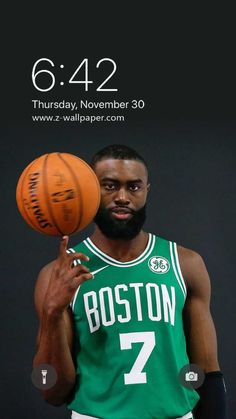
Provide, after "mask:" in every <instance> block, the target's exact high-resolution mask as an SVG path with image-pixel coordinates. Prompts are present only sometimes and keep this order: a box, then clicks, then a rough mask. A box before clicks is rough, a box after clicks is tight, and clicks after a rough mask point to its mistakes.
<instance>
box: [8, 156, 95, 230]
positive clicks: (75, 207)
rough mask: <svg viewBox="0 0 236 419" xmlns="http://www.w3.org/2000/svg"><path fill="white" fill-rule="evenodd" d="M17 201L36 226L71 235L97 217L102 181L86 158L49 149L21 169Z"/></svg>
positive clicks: (19, 207) (28, 220)
mask: <svg viewBox="0 0 236 419" xmlns="http://www.w3.org/2000/svg"><path fill="white" fill-rule="evenodd" d="M16 202H17V206H18V209H19V211H20V213H21V215H22V217H23V218H24V220H25V221H26V222H27V224H28V225H30V226H31V227H32V228H34V229H35V230H37V231H39V232H41V233H44V234H47V235H49V236H62V235H71V234H74V233H76V232H78V231H80V230H82V229H83V228H85V227H86V226H87V225H88V224H89V223H90V222H91V221H92V220H93V218H94V216H95V214H96V212H97V210H98V207H99V204H100V185H99V182H98V179H97V177H96V175H95V173H94V171H93V170H92V169H91V167H90V166H89V165H88V164H87V163H86V162H85V161H84V160H82V159H80V158H79V157H77V156H74V155H73V154H69V153H57V152H55V153H48V154H44V155H43V156H40V157H38V158H36V159H35V160H33V161H32V162H31V163H30V164H29V165H28V166H27V167H26V168H25V169H24V170H23V172H22V173H21V175H20V177H19V180H18V182H17V187H16Z"/></svg>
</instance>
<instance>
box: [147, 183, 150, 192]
mask: <svg viewBox="0 0 236 419" xmlns="http://www.w3.org/2000/svg"><path fill="white" fill-rule="evenodd" d="M150 188H151V183H148V184H147V191H148V192H149V191H150Z"/></svg>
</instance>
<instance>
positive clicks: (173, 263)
mask: <svg viewBox="0 0 236 419" xmlns="http://www.w3.org/2000/svg"><path fill="white" fill-rule="evenodd" d="M169 243H170V257H171V262H172V266H173V269H174V273H175V276H176V279H177V281H178V283H179V286H180V288H181V291H182V292H183V294H184V298H186V294H187V292H186V287H185V284H184V285H183V283H182V281H181V277H179V273H178V271H177V268H176V264H175V258H174V254H173V245H174V243H173V242H171V241H170V242H169Z"/></svg>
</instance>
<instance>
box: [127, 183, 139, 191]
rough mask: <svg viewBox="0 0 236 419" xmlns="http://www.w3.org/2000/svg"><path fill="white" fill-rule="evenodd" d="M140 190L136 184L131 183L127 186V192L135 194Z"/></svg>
mask: <svg viewBox="0 0 236 419" xmlns="http://www.w3.org/2000/svg"><path fill="white" fill-rule="evenodd" d="M139 189H140V185H138V184H137V183H132V184H130V185H129V190H130V191H132V192H136V191H138V190H139Z"/></svg>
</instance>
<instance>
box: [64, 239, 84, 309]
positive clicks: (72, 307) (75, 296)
mask: <svg viewBox="0 0 236 419" xmlns="http://www.w3.org/2000/svg"><path fill="white" fill-rule="evenodd" d="M66 252H67V253H76V252H75V249H73V248H72V247H71V248H70V249H67V251H66ZM80 264H81V261H80V259H75V260H74V262H73V265H74V266H78V265H80ZM79 289H80V285H79V286H78V288H77V290H76V291H75V294H74V297H73V298H72V300H71V302H70V304H69V306H70V308H71V310H72V311H73V312H74V306H75V301H76V298H77V295H78V292H79Z"/></svg>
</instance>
